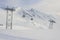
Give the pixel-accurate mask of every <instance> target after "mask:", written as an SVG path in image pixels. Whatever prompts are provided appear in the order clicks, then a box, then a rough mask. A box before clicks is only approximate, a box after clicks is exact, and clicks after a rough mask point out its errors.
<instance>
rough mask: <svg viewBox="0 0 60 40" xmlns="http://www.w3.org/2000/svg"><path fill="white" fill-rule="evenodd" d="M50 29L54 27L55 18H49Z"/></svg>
mask: <svg viewBox="0 0 60 40" xmlns="http://www.w3.org/2000/svg"><path fill="white" fill-rule="evenodd" d="M49 21H50V23H49V29H53V23H56V22H55V21H54V20H49Z"/></svg>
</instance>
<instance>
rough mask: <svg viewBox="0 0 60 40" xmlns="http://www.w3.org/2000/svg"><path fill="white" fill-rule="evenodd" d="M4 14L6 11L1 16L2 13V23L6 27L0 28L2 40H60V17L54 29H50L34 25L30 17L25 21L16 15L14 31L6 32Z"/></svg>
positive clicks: (57, 17)
mask: <svg viewBox="0 0 60 40" xmlns="http://www.w3.org/2000/svg"><path fill="white" fill-rule="evenodd" d="M4 12H5V13H6V11H1V12H0V14H1V13H2V14H1V16H0V18H1V20H0V23H2V24H4V26H0V40H60V22H59V21H60V18H59V17H60V16H55V17H56V20H55V21H56V23H55V24H54V26H53V29H49V28H48V26H44V25H41V26H40V25H38V24H37V23H36V25H33V24H32V23H31V21H30V20H29V18H30V17H29V16H28V18H25V19H26V20H25V19H24V18H22V17H21V16H20V15H19V14H14V17H13V18H14V19H13V29H12V30H10V29H7V30H6V29H5V21H6V20H5V18H6V17H5V16H6V14H5V13H4ZM2 16H3V17H2ZM16 21H17V22H16ZM34 22H35V21H34ZM42 22H43V21H42ZM42 22H41V23H42Z"/></svg>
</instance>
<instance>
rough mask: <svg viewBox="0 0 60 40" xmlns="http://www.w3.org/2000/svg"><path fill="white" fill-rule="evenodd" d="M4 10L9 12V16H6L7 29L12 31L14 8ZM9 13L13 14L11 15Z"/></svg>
mask: <svg viewBox="0 0 60 40" xmlns="http://www.w3.org/2000/svg"><path fill="white" fill-rule="evenodd" d="M3 9H4V10H6V11H7V14H6V29H12V20H13V12H14V11H15V9H14V8H9V7H8V6H7V8H3ZM9 11H10V12H11V13H9Z"/></svg>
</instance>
